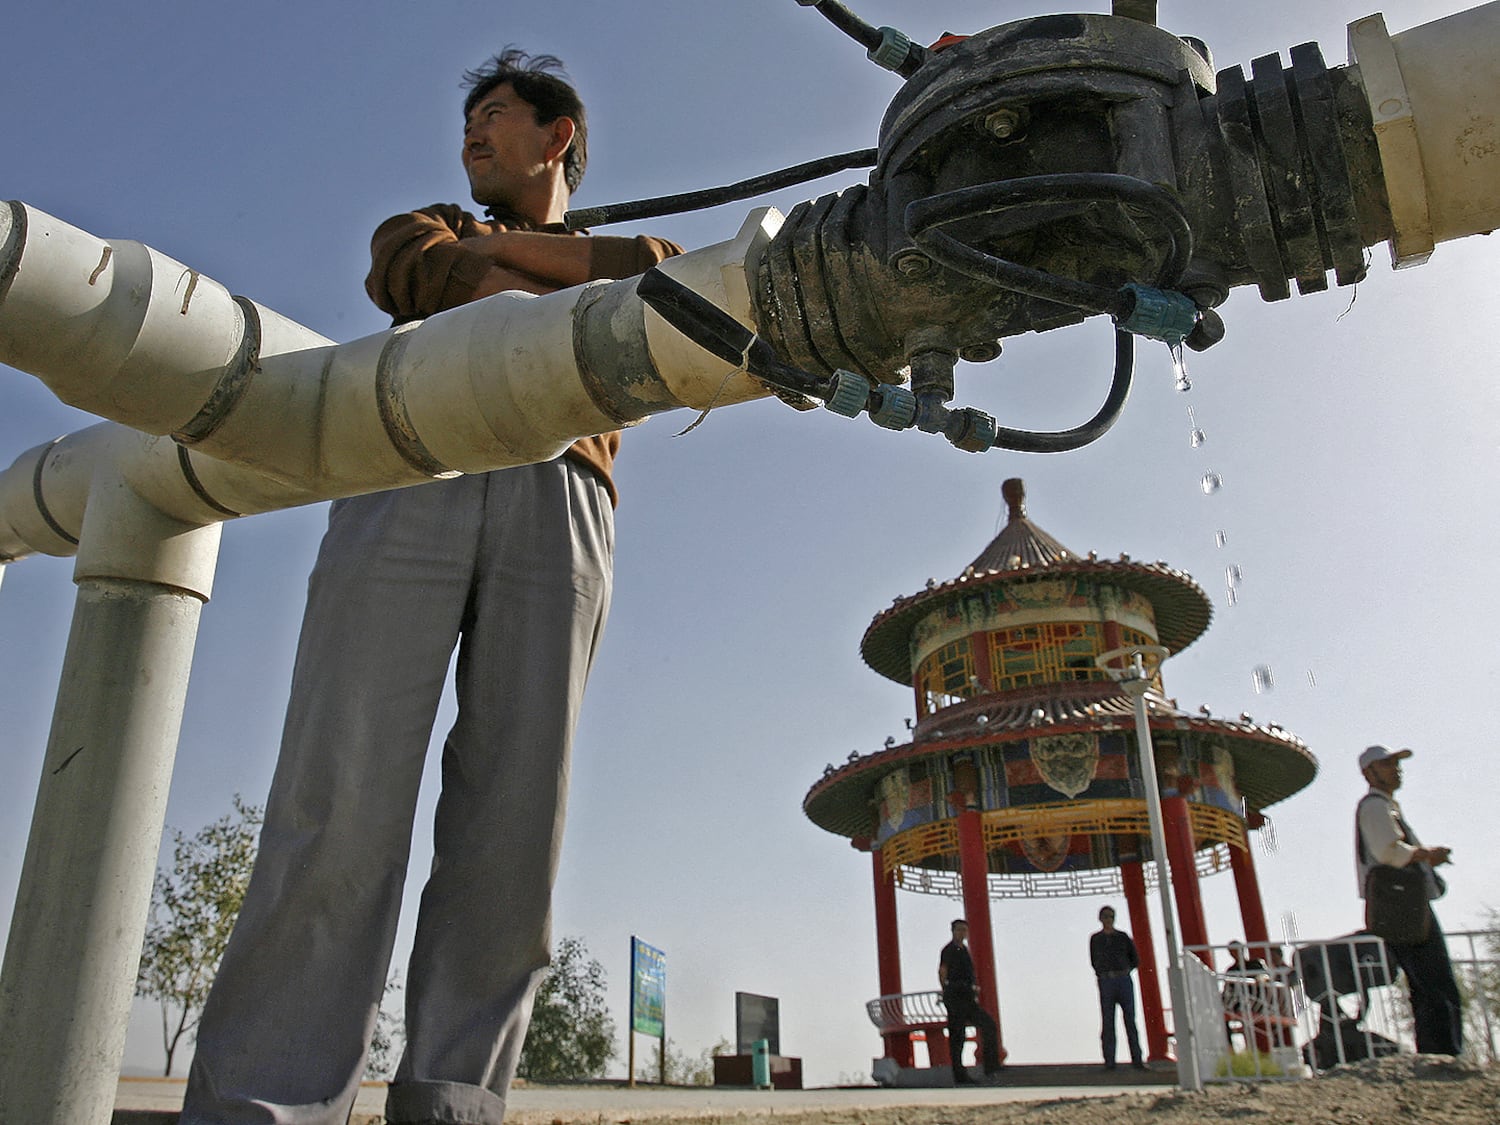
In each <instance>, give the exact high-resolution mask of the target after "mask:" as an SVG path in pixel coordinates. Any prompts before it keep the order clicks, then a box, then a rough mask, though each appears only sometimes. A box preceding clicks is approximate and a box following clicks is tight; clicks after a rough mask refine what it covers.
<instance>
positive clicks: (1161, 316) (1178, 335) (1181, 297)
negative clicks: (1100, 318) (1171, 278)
mask: <svg viewBox="0 0 1500 1125" xmlns="http://www.w3.org/2000/svg"><path fill="white" fill-rule="evenodd" d="M1121 291H1122V292H1124V293H1128V294H1130V297H1131V308H1130V313H1129V315H1128V316H1125V317H1123V318H1120V317H1116V318H1115V323H1116V324H1117V325H1119V327H1120V328H1121V329H1123V330H1124V331H1126V332H1130V333H1132V334H1134V335H1136V336H1149V337H1150V338H1151V339H1153V340H1165V341H1166V342H1167V343H1169V344H1176V343H1180V342H1181V341H1182V339H1183V337H1185V336H1187V335H1188V334H1189V333H1190V332H1192V330H1193V329H1194V328H1195V327H1196V326H1197V324H1198V306H1197V304H1195V303H1194V301H1193V299H1192V298H1191V297H1189V296H1187V295H1185V294H1183V293H1176V292H1173V291H1171V290H1166V289H1153V288H1151V287H1150V286H1149V285H1137V284H1136V283H1135V282H1131V283H1130V284H1128V285H1126V286H1125V287H1124V288H1123V289H1122V290H1121Z"/></svg>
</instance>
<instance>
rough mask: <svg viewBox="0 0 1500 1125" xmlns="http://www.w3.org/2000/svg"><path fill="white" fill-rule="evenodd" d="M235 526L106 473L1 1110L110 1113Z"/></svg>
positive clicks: (28, 871) (4, 1057) (1, 1017)
mask: <svg viewBox="0 0 1500 1125" xmlns="http://www.w3.org/2000/svg"><path fill="white" fill-rule="evenodd" d="M219 531H220V525H219V524H212V525H209V526H206V527H194V526H191V525H189V524H184V523H181V522H179V521H177V520H174V519H171V518H170V517H167V516H164V515H162V514H161V513H160V512H158V511H156V510H155V509H154V508H151V507H150V506H148V505H147V504H146V503H145V502H144V501H142V500H141V499H140V498H139V497H138V496H137V495H136V494H135V492H134V491H133V490H132V489H131V488H130V487H129V485H127V484H126V483H125V482H124V481H123V480H122V479H121V478H120V477H119V476H118V474H116V473H114V472H113V471H112V470H106V471H102V472H101V473H100V474H99V475H98V476H96V477H95V479H94V481H93V486H92V488H91V490H90V496H89V503H88V507H87V510H86V511H85V513H84V518H83V527H82V531H81V534H80V536H79V551H78V561H77V566H76V569H75V572H74V581H75V582H76V583H77V586H78V594H77V600H76V603H75V608H74V613H73V623H72V628H71V631H70V633H69V637H68V645H67V650H66V653H65V655H64V659H63V669H62V677H61V682H60V685H59V689H58V697H57V707H56V711H55V712H54V715H53V719H52V730H51V733H50V735H49V737H48V742H47V750H46V755H45V758H44V761H43V767H42V777H41V784H40V785H39V787H38V790H37V798H36V806H35V811H34V812H33V814H32V821H31V832H30V837H29V839H28V842H27V846H26V857H25V861H24V864H23V866H22V870H21V881H20V887H19V890H18V891H17V894H16V904H15V911H14V914H13V916H12V919H11V929H10V938H9V941H8V943H7V944H6V948H5V961H4V967H3V970H0V1120H4V1121H16V1122H21V1121H24V1122H27V1123H28V1125H108V1122H109V1121H110V1118H111V1116H112V1114H113V1109H114V1101H115V1090H116V1084H117V1082H118V1080H119V1071H120V1061H121V1058H122V1056H123V1055H124V1050H125V1031H126V1027H127V1024H128V1022H129V1017H130V1004H131V999H132V997H133V995H134V992H135V979H136V971H137V967H138V965H139V963H140V955H141V943H142V938H143V935H144V932H145V925H146V920H147V915H148V913H149V911H150V902H151V887H152V882H153V879H154V876H155V872H156V857H157V852H158V849H159V848H160V845H161V833H162V825H163V821H164V819H165V815H166V803H167V791H168V786H169V782H170V780H171V774H172V763H173V760H174V758H175V756H176V751H177V736H178V732H179V729H180V727H181V722H182V710H183V703H184V699H185V697H186V692H187V681H188V672H189V668H190V666H191V663H192V654H193V646H194V643H195V641H196V639H197V628H198V619H199V615H200V613H201V611H202V607H203V603H204V602H205V601H207V600H208V596H209V593H210V590H211V586H212V581H213V572H214V566H215V563H216V560H217V555H218V545H219Z"/></svg>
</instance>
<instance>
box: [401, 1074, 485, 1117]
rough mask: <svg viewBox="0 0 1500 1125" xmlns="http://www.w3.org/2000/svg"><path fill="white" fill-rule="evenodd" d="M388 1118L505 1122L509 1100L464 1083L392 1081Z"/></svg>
mask: <svg viewBox="0 0 1500 1125" xmlns="http://www.w3.org/2000/svg"><path fill="white" fill-rule="evenodd" d="M385 1119H386V1121H387V1122H389V1123H390V1125H428V1123H429V1122H430V1123H433V1125H501V1122H502V1121H504V1120H505V1099H504V1098H502V1097H499V1096H498V1095H496V1094H495V1093H494V1092H493V1091H490V1090H486V1089H485V1088H484V1087H483V1086H470V1085H468V1084H466V1083H463V1082H392V1083H391V1085H390V1088H389V1089H388V1090H387V1091H386V1095H385Z"/></svg>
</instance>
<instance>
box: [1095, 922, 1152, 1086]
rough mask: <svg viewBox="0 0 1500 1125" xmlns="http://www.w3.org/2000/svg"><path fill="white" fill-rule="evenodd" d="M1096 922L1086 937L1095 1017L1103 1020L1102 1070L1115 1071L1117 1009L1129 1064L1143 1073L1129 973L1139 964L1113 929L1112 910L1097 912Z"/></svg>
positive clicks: (1124, 937) (1132, 944)
mask: <svg viewBox="0 0 1500 1125" xmlns="http://www.w3.org/2000/svg"><path fill="white" fill-rule="evenodd" d="M1099 923H1100V926H1101V927H1102V928H1101V929H1100V930H1099V932H1098V933H1096V934H1094V935H1092V936H1091V937H1090V938H1089V960H1090V961H1091V962H1093V965H1094V976H1096V977H1098V978H1099V1014H1100V1016H1101V1017H1102V1018H1103V1021H1104V1029H1103V1031H1102V1032H1101V1033H1100V1035H1099V1042H1100V1043H1101V1044H1102V1045H1103V1047H1104V1069H1105V1070H1114V1068H1115V1008H1116V1007H1118V1008H1119V1009H1120V1015H1121V1017H1122V1018H1123V1019H1124V1020H1125V1040H1126V1042H1127V1043H1128V1044H1129V1045H1130V1062H1131V1065H1133V1066H1134V1067H1135V1068H1136V1069H1137V1070H1145V1069H1146V1063H1145V1060H1144V1059H1142V1058H1141V1040H1140V1037H1139V1036H1138V1035H1137V1034H1136V1030H1135V985H1134V984H1133V983H1132V982H1131V980H1130V974H1131V973H1132V972H1134V971H1135V969H1136V966H1138V965H1139V964H1140V958H1139V957H1138V956H1137V955H1136V952H1135V942H1133V941H1131V940H1130V935H1129V934H1127V933H1125V932H1124V931H1123V930H1117V929H1115V911H1114V908H1113V907H1110V906H1106V907H1104V908H1103V909H1101V910H1100V911H1099Z"/></svg>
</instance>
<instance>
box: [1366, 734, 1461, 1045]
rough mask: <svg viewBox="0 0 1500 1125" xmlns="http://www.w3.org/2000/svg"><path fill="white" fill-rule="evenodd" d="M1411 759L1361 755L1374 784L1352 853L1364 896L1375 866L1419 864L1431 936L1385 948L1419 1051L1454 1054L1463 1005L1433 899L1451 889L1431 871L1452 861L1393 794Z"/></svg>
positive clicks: (1384, 752) (1371, 750)
mask: <svg viewBox="0 0 1500 1125" xmlns="http://www.w3.org/2000/svg"><path fill="white" fill-rule="evenodd" d="M1410 757H1411V751H1410V750H1391V749H1389V748H1387V747H1385V746H1370V747H1368V748H1366V749H1365V751H1364V753H1362V754H1361V755H1360V756H1359V768H1360V772H1361V773H1363V774H1364V775H1365V780H1366V781H1368V782H1369V783H1370V791H1369V792H1368V793H1366V794H1365V795H1364V797H1363V798H1362V799H1361V800H1360V802H1359V808H1358V810H1357V811H1356V813H1355V844H1354V854H1355V862H1356V864H1357V866H1358V869H1359V894H1360V897H1361V898H1363V897H1364V895H1365V884H1366V882H1367V880H1368V878H1369V874H1370V870H1371V868H1373V867H1375V866H1377V865H1382V864H1383V865H1385V866H1388V867H1407V866H1409V865H1410V864H1413V863H1415V864H1418V865H1420V869H1421V871H1422V873H1423V877H1424V878H1425V880H1426V882H1427V898H1428V900H1429V905H1428V907H1427V911H1428V915H1429V919H1428V921H1429V925H1428V931H1427V937H1426V939H1425V940H1424V941H1421V942H1418V943H1416V944H1413V945H1407V944H1404V943H1397V942H1389V941H1388V942H1386V946H1387V948H1389V949H1390V951H1391V956H1393V957H1394V958H1395V959H1396V963H1397V964H1398V965H1400V966H1401V971H1402V972H1403V973H1405V974H1406V987H1407V989H1408V990H1409V991H1410V993H1411V1010H1412V1017H1413V1020H1414V1022H1415V1023H1416V1032H1417V1051H1418V1052H1419V1053H1421V1054H1429V1055H1456V1054H1458V1053H1459V1051H1461V1050H1462V1049H1463V1001H1462V999H1461V998H1460V996H1459V993H1458V984H1457V983H1456V982H1455V981H1454V979H1453V966H1452V964H1451V963H1450V962H1449V960H1448V943H1447V942H1446V941H1445V940H1444V939H1443V931H1442V929H1441V928H1440V927H1439V926H1438V921H1437V916H1436V915H1435V914H1433V912H1432V906H1431V905H1430V900H1432V899H1435V898H1438V897H1439V896H1440V895H1442V894H1443V892H1444V891H1445V890H1446V889H1447V888H1446V887H1445V886H1444V884H1443V881H1442V879H1441V878H1439V876H1438V874H1437V872H1436V871H1434V870H1433V869H1434V868H1436V867H1440V866H1442V865H1443V864H1445V863H1448V862H1449V861H1450V860H1449V849H1448V848H1444V847H1427V846H1424V845H1423V844H1422V842H1421V841H1420V840H1418V839H1417V834H1416V833H1415V832H1413V831H1412V829H1411V825H1409V824H1407V823H1406V819H1405V818H1404V817H1403V816H1402V815H1401V806H1400V805H1398V804H1397V803H1396V797H1395V793H1396V790H1397V789H1399V788H1401V762H1402V760H1403V759H1406V758H1410Z"/></svg>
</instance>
